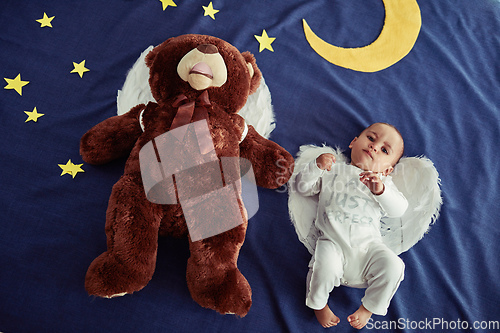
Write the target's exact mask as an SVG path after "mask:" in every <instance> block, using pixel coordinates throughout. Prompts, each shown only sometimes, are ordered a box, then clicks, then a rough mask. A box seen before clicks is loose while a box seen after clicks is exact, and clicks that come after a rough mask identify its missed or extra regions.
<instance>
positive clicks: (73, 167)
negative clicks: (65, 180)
mask: <svg viewBox="0 0 500 333" xmlns="http://www.w3.org/2000/svg"><path fill="white" fill-rule="evenodd" d="M58 165H59V167H60V168H61V169H62V170H63V171H62V173H61V176H63V175H65V174H70V175H71V176H73V178H75V176H76V174H77V173H79V172H85V171H83V169H82V165H83V163H82V164H73V162H71V160H68V163H66V164H58Z"/></svg>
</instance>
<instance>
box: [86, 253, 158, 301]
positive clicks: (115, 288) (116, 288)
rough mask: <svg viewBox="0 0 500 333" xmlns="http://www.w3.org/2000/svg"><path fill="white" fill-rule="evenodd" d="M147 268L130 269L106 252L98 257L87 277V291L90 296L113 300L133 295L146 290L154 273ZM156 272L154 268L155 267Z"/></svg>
mask: <svg viewBox="0 0 500 333" xmlns="http://www.w3.org/2000/svg"><path fill="white" fill-rule="evenodd" d="M149 271H151V269H145V267H143V266H140V267H129V266H126V265H124V264H123V263H122V262H120V261H119V260H117V258H116V257H115V256H114V255H112V254H109V253H108V252H105V253H103V254H101V255H100V256H99V257H97V258H96V259H95V260H94V261H93V262H92V264H90V267H89V269H88V271H87V275H86V276H85V289H86V290H87V292H88V293H89V294H90V295H95V296H99V297H105V298H113V297H119V296H124V295H126V294H132V293H133V292H134V291H139V290H141V289H142V288H144V287H145V286H146V285H147V284H148V282H149V280H151V276H152V275H153V272H152V271H151V272H149ZM153 271H154V266H153Z"/></svg>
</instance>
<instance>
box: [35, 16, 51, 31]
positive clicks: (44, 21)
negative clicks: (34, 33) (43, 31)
mask: <svg viewBox="0 0 500 333" xmlns="http://www.w3.org/2000/svg"><path fill="white" fill-rule="evenodd" d="M54 17H55V16H52V17H48V16H47V14H46V13H43V17H42V18H41V19H39V20H36V21H37V22H38V23H40V28H43V27H49V28H52V24H51V23H50V22H52V20H53V19H54Z"/></svg>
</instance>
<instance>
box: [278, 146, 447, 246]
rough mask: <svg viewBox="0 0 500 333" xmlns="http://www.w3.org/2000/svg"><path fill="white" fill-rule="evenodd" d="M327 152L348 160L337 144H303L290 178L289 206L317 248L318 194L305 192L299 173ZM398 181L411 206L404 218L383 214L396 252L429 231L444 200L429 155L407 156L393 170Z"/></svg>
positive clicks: (385, 235)
mask: <svg viewBox="0 0 500 333" xmlns="http://www.w3.org/2000/svg"><path fill="white" fill-rule="evenodd" d="M323 153H331V154H334V155H335V157H336V160H337V163H339V162H344V161H345V160H346V158H345V156H344V155H343V154H342V152H341V151H340V150H339V149H338V148H337V149H333V148H331V147H327V146H323V147H317V146H312V145H306V146H301V147H300V150H299V153H298V154H297V159H296V161H295V169H294V172H293V174H292V177H291V178H290V181H289V188H288V191H289V198H288V210H289V213H290V218H291V220H292V223H293V225H294V227H295V231H296V232H297V235H298V237H299V240H300V241H301V242H302V243H303V244H304V245H305V247H306V248H307V249H308V250H309V252H311V254H312V253H313V252H314V247H315V246H316V240H317V239H318V237H319V231H318V229H316V227H315V225H314V220H315V218H316V211H317V207H318V196H317V195H316V196H310V197H306V196H302V195H301V194H300V193H299V192H298V191H297V186H299V185H300V184H297V183H296V182H295V177H296V176H297V174H298V173H299V172H300V171H301V170H303V169H304V167H305V166H306V165H307V164H308V163H309V162H311V161H312V160H313V159H316V158H317V157H318V156H319V155H321V154H323ZM391 177H392V180H393V182H394V184H395V185H396V186H397V188H398V190H399V191H401V193H403V195H404V196H405V197H406V199H407V200H408V209H407V210H406V212H405V214H404V215H403V216H402V217H401V218H387V217H384V218H382V223H381V234H382V240H383V242H384V243H385V244H386V245H387V246H388V247H389V248H390V249H391V250H392V251H394V252H395V253H396V254H400V253H402V252H405V251H407V250H409V249H410V248H411V247H412V246H413V245H415V244H416V243H417V242H418V241H419V240H420V239H421V238H422V237H423V236H424V234H425V233H426V232H427V231H428V229H429V227H430V225H432V224H433V223H434V222H435V221H436V219H437V218H438V216H439V210H440V208H441V204H442V198H441V189H440V187H439V185H440V179H439V174H438V172H437V170H436V168H435V167H434V164H433V163H432V162H431V161H430V160H429V159H427V158H425V157H403V158H401V160H400V162H399V163H398V165H397V166H396V167H395V170H394V172H393V173H392V174H391Z"/></svg>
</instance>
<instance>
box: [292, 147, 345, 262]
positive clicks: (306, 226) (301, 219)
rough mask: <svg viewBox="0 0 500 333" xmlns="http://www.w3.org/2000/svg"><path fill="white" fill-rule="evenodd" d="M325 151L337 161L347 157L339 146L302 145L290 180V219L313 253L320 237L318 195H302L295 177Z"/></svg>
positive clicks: (343, 160) (300, 237) (342, 160)
mask: <svg viewBox="0 0 500 333" xmlns="http://www.w3.org/2000/svg"><path fill="white" fill-rule="evenodd" d="M324 153H330V154H333V155H335V158H336V163H342V162H345V157H344V155H343V154H342V152H341V151H340V150H339V149H338V148H337V149H333V148H331V147H328V146H323V147H318V146H313V145H304V146H301V147H300V150H299V152H298V154H297V159H296V160H295V168H294V171H293V174H292V177H291V178H290V180H289V182H288V211H289V214H290V219H291V220H292V223H293V225H294V227H295V231H296V232H297V236H298V238H299V240H300V241H301V242H302V243H303V244H304V245H305V247H306V248H307V250H308V251H309V252H310V253H311V254H312V253H314V248H315V247H316V240H317V239H318V237H319V230H318V229H316V226H315V225H314V220H315V219H316V212H317V209H318V195H315V196H303V195H301V194H300V193H299V192H298V191H297V187H298V186H300V184H297V183H296V181H295V178H296V177H297V174H298V173H299V172H300V171H302V170H303V169H304V167H305V166H306V165H307V164H309V163H310V162H311V161H313V160H315V159H316V158H317V157H318V156H319V155H321V154H324Z"/></svg>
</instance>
